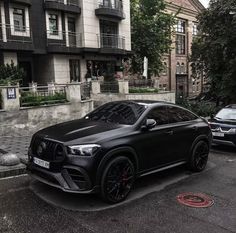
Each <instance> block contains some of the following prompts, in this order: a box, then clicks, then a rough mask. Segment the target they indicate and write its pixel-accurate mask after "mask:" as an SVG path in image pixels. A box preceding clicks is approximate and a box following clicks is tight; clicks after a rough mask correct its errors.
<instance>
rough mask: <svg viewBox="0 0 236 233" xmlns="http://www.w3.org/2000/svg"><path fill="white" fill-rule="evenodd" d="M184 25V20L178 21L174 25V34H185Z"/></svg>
mask: <svg viewBox="0 0 236 233" xmlns="http://www.w3.org/2000/svg"><path fill="white" fill-rule="evenodd" d="M185 25H186V22H185V21H184V20H181V19H179V20H178V21H177V25H176V32H178V33H183V34H185V28H186V27H185Z"/></svg>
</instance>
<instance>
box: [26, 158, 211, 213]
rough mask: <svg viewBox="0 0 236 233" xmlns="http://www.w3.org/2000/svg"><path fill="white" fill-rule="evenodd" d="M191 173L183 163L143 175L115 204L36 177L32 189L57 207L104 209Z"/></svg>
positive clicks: (125, 202) (159, 187)
mask: <svg viewBox="0 0 236 233" xmlns="http://www.w3.org/2000/svg"><path fill="white" fill-rule="evenodd" d="M214 166H215V165H214V164H213V163H211V162H210V163H208V166H207V169H206V170H209V169H211V168H213V167H214ZM191 174H192V173H191V172H189V171H188V170H186V166H185V165H182V166H179V167H175V168H172V169H169V170H166V171H162V172H159V173H156V174H151V175H148V176H145V177H141V178H139V179H138V180H137V181H136V182H135V185H134V188H133V190H132V191H131V193H130V195H129V196H128V198H127V199H126V200H125V201H123V202H122V203H118V204H115V205H109V204H107V203H105V202H103V201H102V200H101V198H100V197H99V195H95V194H90V195H87V194H86V195H81V194H73V193H65V192H63V191H61V190H59V189H57V188H54V187H51V186H48V185H46V184H43V183H41V182H39V181H36V180H34V179H32V182H31V184H30V189H31V190H32V191H33V193H35V194H36V195H37V196H38V197H39V198H41V199H42V200H44V201H45V202H47V203H49V204H51V205H54V206H56V207H60V208H63V209H66V210H72V211H84V212H91V211H102V210H107V209H111V208H115V207H118V206H121V205H124V204H127V203H130V202H132V201H134V200H137V199H140V198H142V197H144V196H146V195H148V194H150V193H153V192H158V191H160V190H162V189H164V188H166V187H167V186H169V185H172V184H175V183H177V182H179V181H181V180H184V179H186V178H188V177H189V176H191Z"/></svg>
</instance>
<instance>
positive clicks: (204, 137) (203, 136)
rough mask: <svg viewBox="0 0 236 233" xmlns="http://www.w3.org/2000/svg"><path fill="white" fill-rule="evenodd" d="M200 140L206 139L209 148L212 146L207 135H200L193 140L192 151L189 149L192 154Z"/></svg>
mask: <svg viewBox="0 0 236 233" xmlns="http://www.w3.org/2000/svg"><path fill="white" fill-rule="evenodd" d="M200 141H205V142H206V143H207V144H208V146H209V148H210V145H211V143H210V141H209V139H208V137H207V136H206V135H199V136H198V137H197V138H195V140H194V141H193V143H192V146H191V148H190V151H189V155H191V153H192V151H193V149H194V146H195V145H196V144H197V143H198V142H200Z"/></svg>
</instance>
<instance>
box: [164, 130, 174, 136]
mask: <svg viewBox="0 0 236 233" xmlns="http://www.w3.org/2000/svg"><path fill="white" fill-rule="evenodd" d="M165 134H168V135H173V134H174V131H173V130H170V131H166V132H165Z"/></svg>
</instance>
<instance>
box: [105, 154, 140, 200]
mask: <svg viewBox="0 0 236 233" xmlns="http://www.w3.org/2000/svg"><path fill="white" fill-rule="evenodd" d="M134 180H135V169H134V165H133V163H132V162H131V161H130V160H129V159H128V158H127V157H123V156H119V157H117V158H115V159H113V160H112V161H110V162H109V163H108V165H107V166H106V169H105V170H104V173H103V175H102V180H101V195H102V198H103V200H104V201H106V202H108V203H118V202H121V201H123V200H124V199H125V198H126V197H127V196H128V194H129V193H130V191H131V189H132V187H133V184H134Z"/></svg>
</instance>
